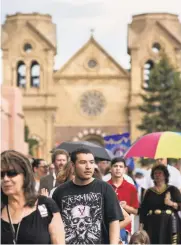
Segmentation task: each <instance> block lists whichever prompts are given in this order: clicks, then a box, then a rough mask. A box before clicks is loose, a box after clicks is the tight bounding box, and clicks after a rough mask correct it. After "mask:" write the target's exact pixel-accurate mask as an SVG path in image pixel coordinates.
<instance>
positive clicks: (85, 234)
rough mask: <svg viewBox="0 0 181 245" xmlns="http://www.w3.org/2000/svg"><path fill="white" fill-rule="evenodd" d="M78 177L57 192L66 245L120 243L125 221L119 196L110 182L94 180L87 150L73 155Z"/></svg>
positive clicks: (55, 193) (92, 166)
mask: <svg viewBox="0 0 181 245" xmlns="http://www.w3.org/2000/svg"><path fill="white" fill-rule="evenodd" d="M71 161H72V162H73V164H74V172H75V178H74V180H73V181H69V182H66V183H64V184H62V185H60V186H59V187H57V189H56V190H55V192H54V194H53V199H54V200H55V201H56V203H57V205H58V206H59V208H60V212H61V215H62V219H63V222H64V227H65V234H66V244H109V243H110V244H118V242H119V234H120V223H119V221H121V220H123V219H124V218H123V215H122V211H121V209H120V206H119V203H118V200H117V197H116V194H115V192H114V190H113V188H112V187H111V185H109V184H108V183H106V182H104V181H101V180H98V179H94V178H93V177H92V176H93V173H94V164H95V160H94V156H93V154H92V153H91V151H89V150H88V149H84V148H82V149H78V150H76V151H74V152H72V154H71Z"/></svg>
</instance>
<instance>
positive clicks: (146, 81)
mask: <svg viewBox="0 0 181 245" xmlns="http://www.w3.org/2000/svg"><path fill="white" fill-rule="evenodd" d="M153 66H154V62H153V61H152V60H148V61H147V62H146V63H145V64H144V71H143V76H144V83H143V87H144V88H148V87H149V79H150V72H151V70H152V69H153Z"/></svg>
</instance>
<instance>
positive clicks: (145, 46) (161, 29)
mask: <svg viewBox="0 0 181 245" xmlns="http://www.w3.org/2000/svg"><path fill="white" fill-rule="evenodd" d="M162 50H164V52H165V53H166V54H167V56H168V57H169V58H170V61H171V63H172V65H173V66H174V67H175V68H176V69H178V70H180V71H181V23H180V22H179V19H178V16H177V15H174V14H167V13H153V14H152V13H150V14H140V15H135V16H133V18H132V22H131V24H129V26H128V54H129V55H130V57H131V91H130V104H129V112H130V128H131V136H132V140H133V141H134V140H136V139H137V138H138V137H139V136H140V131H139V130H138V129H137V125H138V124H139V123H140V122H141V114H140V112H139V110H138V109H137V108H138V105H139V104H140V103H141V98H140V96H139V94H140V93H141V92H142V88H141V87H142V86H148V79H149V73H150V70H151V69H152V68H153V66H154V63H155V62H156V61H157V60H159V58H160V54H161V51H162Z"/></svg>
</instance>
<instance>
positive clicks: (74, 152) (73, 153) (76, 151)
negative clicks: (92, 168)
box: [71, 148, 94, 164]
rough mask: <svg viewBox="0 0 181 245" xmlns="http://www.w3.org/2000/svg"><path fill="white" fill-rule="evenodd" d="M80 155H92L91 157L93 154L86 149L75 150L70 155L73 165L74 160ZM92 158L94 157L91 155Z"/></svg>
mask: <svg viewBox="0 0 181 245" xmlns="http://www.w3.org/2000/svg"><path fill="white" fill-rule="evenodd" d="M81 153H83V154H92V155H93V153H92V151H91V150H89V149H87V148H79V149H77V150H75V151H73V152H72V153H71V161H72V162H73V163H74V164H75V162H76V160H77V155H78V154H81ZM93 156H94V155H93Z"/></svg>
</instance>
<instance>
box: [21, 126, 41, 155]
mask: <svg viewBox="0 0 181 245" xmlns="http://www.w3.org/2000/svg"><path fill="white" fill-rule="evenodd" d="M29 134H30V131H29V128H28V126H27V125H25V128H24V138H25V142H27V143H28V149H29V154H30V155H31V156H34V152H33V149H34V147H36V146H37V145H38V141H37V140H36V139H32V138H29Z"/></svg>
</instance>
